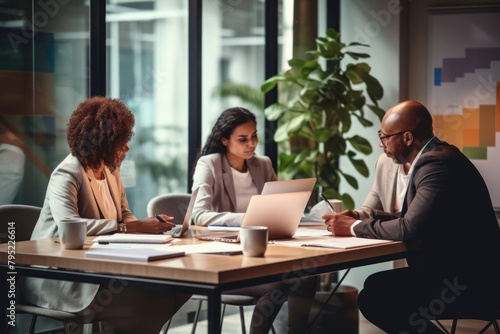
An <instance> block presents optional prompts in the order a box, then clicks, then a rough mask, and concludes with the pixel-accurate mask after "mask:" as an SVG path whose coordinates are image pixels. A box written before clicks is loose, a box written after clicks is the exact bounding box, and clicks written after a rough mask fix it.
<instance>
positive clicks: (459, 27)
mask: <svg viewBox="0 0 500 334" xmlns="http://www.w3.org/2000/svg"><path fill="white" fill-rule="evenodd" d="M498 22H500V6H487V7H485V6H481V7H451V8H446V7H439V8H432V9H431V10H430V16H429V43H430V45H429V58H430V61H429V63H430V73H429V78H430V80H431V82H430V84H429V101H430V102H429V103H430V105H429V107H430V110H431V112H432V113H433V118H434V132H435V134H436V135H437V136H438V137H439V138H441V139H443V140H445V141H447V142H449V143H451V144H453V145H456V146H457V147H459V148H460V149H461V150H462V152H463V153H464V154H465V155H466V156H468V157H469V158H470V159H471V160H472V161H473V162H474V164H475V165H476V166H477V168H478V169H479V171H480V172H481V174H482V175H483V177H484V178H485V180H486V182H487V184H488V187H489V190H490V193H491V196H492V200H493V205H494V206H495V207H497V208H498V209H500V29H499V26H498ZM464 177H465V176H464ZM464 190H465V189H464Z"/></svg>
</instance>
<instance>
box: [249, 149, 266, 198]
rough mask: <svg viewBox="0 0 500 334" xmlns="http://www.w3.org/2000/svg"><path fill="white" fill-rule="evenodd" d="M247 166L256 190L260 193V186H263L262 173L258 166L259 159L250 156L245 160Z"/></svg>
mask: <svg viewBox="0 0 500 334" xmlns="http://www.w3.org/2000/svg"><path fill="white" fill-rule="evenodd" d="M247 167H248V171H249V173H250V175H251V176H252V180H253V183H254V184H255V186H256V187H257V191H258V193H259V194H260V193H261V192H262V188H264V183H265V180H264V173H262V171H261V169H260V168H259V161H258V160H257V159H253V158H250V159H248V160H247Z"/></svg>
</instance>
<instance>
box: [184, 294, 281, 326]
mask: <svg viewBox="0 0 500 334" xmlns="http://www.w3.org/2000/svg"><path fill="white" fill-rule="evenodd" d="M191 299H192V300H198V301H199V302H198V308H197V309H196V313H195V316H194V321H193V328H192V330H191V334H194V333H195V332H196V326H197V324H198V319H199V316H200V311H201V305H202V303H203V301H204V300H207V296H204V295H193V296H192V297H191ZM221 303H222V312H221V319H220V327H221V328H222V322H223V320H224V313H225V311H226V305H233V306H238V310H239V313H240V322H241V333H242V334H246V325H245V312H244V309H243V307H244V306H253V305H255V304H257V299H256V298H255V297H252V296H246V295H229V294H223V295H222V296H221ZM271 331H272V333H273V334H276V331H275V330H274V326H272V327H271Z"/></svg>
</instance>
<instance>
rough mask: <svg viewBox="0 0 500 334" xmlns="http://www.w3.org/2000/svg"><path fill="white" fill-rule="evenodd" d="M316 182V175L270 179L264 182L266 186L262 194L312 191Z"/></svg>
mask: <svg viewBox="0 0 500 334" xmlns="http://www.w3.org/2000/svg"><path fill="white" fill-rule="evenodd" d="M315 184H316V178H315V177H311V178H307V179H295V180H283V181H269V182H266V183H265V184H264V188H262V195H266V194H280V193H293V192H298V191H312V190H313V188H314V185H315Z"/></svg>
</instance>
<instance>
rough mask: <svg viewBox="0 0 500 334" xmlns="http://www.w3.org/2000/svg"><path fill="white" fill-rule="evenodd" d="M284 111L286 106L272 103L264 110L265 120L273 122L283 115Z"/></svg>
mask: <svg viewBox="0 0 500 334" xmlns="http://www.w3.org/2000/svg"><path fill="white" fill-rule="evenodd" d="M286 111H287V108H286V106H284V105H282V104H281V103H274V104H271V105H270V106H269V107H267V108H266V109H264V114H265V115H266V118H267V119H268V120H270V121H275V120H277V119H278V118H280V117H281V115H283V113H285V112H286Z"/></svg>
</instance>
